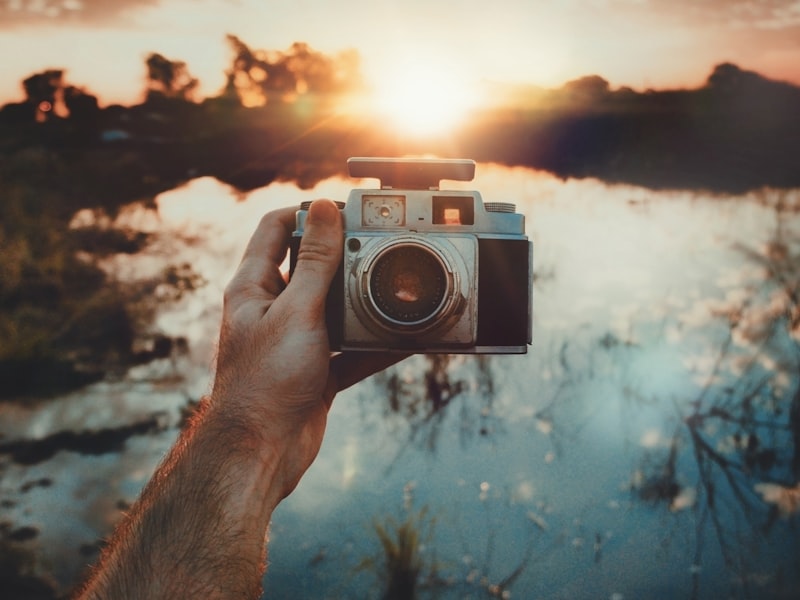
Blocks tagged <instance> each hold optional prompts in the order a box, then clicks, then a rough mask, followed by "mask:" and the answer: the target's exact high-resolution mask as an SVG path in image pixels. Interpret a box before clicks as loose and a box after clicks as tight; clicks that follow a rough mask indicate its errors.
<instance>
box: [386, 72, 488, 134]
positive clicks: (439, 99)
mask: <svg viewBox="0 0 800 600" xmlns="http://www.w3.org/2000/svg"><path fill="white" fill-rule="evenodd" d="M479 96H480V94H479V92H478V89H477V86H474V85H470V83H469V82H468V81H467V80H466V79H465V78H463V77H460V76H459V75H458V73H457V72H456V71H455V70H454V69H452V68H447V67H446V66H445V65H437V64H436V63H434V62H432V61H430V60H425V59H420V60H417V61H413V62H407V63H405V64H403V65H400V66H395V67H394V68H392V69H388V70H386V71H384V72H382V73H381V76H380V77H379V78H378V79H377V80H376V81H375V82H374V95H373V97H372V105H373V106H372V109H373V111H374V112H376V113H377V115H378V116H379V117H380V118H381V119H384V120H386V122H387V124H390V125H392V126H393V127H394V128H395V129H397V130H398V131H399V132H400V133H403V134H410V135H414V136H429V135H440V134H443V133H447V132H449V131H453V130H454V129H455V128H456V127H457V126H458V125H459V124H460V123H462V122H464V121H465V120H466V119H467V118H468V116H469V113H470V112H471V111H472V110H474V109H475V108H476V107H477V106H478V105H479V103H480V97H479Z"/></svg>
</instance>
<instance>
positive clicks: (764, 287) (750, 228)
mask: <svg viewBox="0 0 800 600" xmlns="http://www.w3.org/2000/svg"><path fill="white" fill-rule="evenodd" d="M470 186H474V187H475V188H476V189H480V190H481V192H482V194H483V196H484V199H485V200H487V201H488V200H492V201H513V202H515V203H516V204H517V207H518V209H519V210H521V211H523V212H525V214H526V215H527V232H528V234H529V236H530V237H531V238H532V239H533V241H534V247H535V250H534V262H535V265H536V282H535V292H534V294H535V296H534V309H535V321H534V336H533V337H534V343H533V346H532V347H531V349H530V352H529V354H527V355H525V356H506V357H438V358H436V359H434V358H431V357H422V356H416V357H412V358H410V359H408V360H406V361H404V362H403V363H401V364H400V365H398V366H397V367H395V368H394V369H392V370H390V371H388V372H387V373H384V374H381V375H379V376H376V377H374V378H372V379H371V380H368V381H365V382H363V383H361V384H359V385H358V386H355V387H354V388H352V389H350V390H348V391H346V392H343V393H342V394H340V395H339V396H338V397H337V399H336V401H335V403H334V408H333V410H332V412H331V415H330V419H329V426H328V431H327V434H326V438H325V442H324V444H323V447H322V450H321V452H320V455H319V457H318V459H317V461H316V462H315V463H314V465H313V466H312V468H311V469H310V470H309V472H308V473H307V475H306V477H305V478H304V479H303V481H302V482H301V484H300V486H299V487H298V488H297V490H296V491H295V492H294V493H293V494H292V496H290V498H289V499H287V500H286V501H285V502H284V503H283V504H282V505H281V506H280V507H279V509H278V510H277V511H276V513H275V515H274V519H273V523H272V527H271V531H270V568H269V572H268V574H267V576H266V578H265V589H266V590H267V595H268V596H269V597H270V598H297V597H305V598H342V597H359V598H360V597H376V598H377V597H381V596H382V594H383V590H384V589H385V587H386V585H387V581H388V580H389V576H388V575H387V574H386V572H385V569H384V550H383V546H382V544H381V540H380V537H379V531H382V532H384V535H385V536H387V539H389V540H392V539H396V535H397V532H398V530H400V529H402V527H401V526H402V524H403V523H406V524H407V525H408V527H407V528H406V531H410V530H412V529H413V530H415V531H416V532H417V533H418V535H419V539H420V540H421V542H420V544H419V547H418V558H419V564H420V574H419V578H418V591H419V593H420V595H421V597H437V598H484V597H503V598H505V597H513V598H537V597H540V598H616V599H622V598H640V597H648V598H672V597H700V598H718V597H725V596H729V597H757V598H772V597H775V598H779V597H790V596H791V593H792V591H793V590H794V589H795V588H796V586H797V585H798V584H800V581H798V575H797V573H798V570H797V566H798V561H799V560H800V549H798V539H799V538H798V536H797V531H796V527H797V525H798V521H797V510H798V506H799V505H800V499H798V496H800V491H798V489H800V488H798V487H797V470H793V466H792V460H793V452H794V437H793V436H794V435H795V433H794V431H793V430H792V429H791V427H789V422H790V418H789V414H790V411H791V410H792V399H793V397H794V396H795V394H796V393H797V387H798V379H799V377H798V372H799V369H798V361H800V325H798V323H800V317H797V320H795V321H793V320H792V319H793V318H794V316H793V315H796V314H798V313H797V311H798V308H797V301H796V293H797V292H796V287H794V288H793V287H792V286H793V285H794V286H797V282H798V280H800V275H798V272H797V269H798V267H797V264H798V263H800V261H797V260H796V257H797V255H798V250H799V246H800V217H799V216H798V213H797V210H796V208H797V207H798V205H800V191H797V190H795V191H790V192H779V191H770V190H767V191H764V192H760V193H758V194H753V195H750V196H747V197H737V198H715V197H708V196H705V195H703V194H699V193H685V192H681V193H678V192H653V191H648V190H644V189H641V188H635V187H629V186H607V185H604V184H602V183H600V182H597V181H593V180H584V181H571V180H570V181H561V180H557V179H554V178H552V177H549V176H546V175H543V174H539V173H536V172H533V171H530V170H525V169H507V168H502V167H498V166H493V165H479V167H478V172H477V177H476V180H475V182H473V183H472V184H469V185H460V186H459V187H470ZM350 187H352V182H349V181H344V180H339V179H335V180H329V181H325V182H323V183H321V184H320V185H319V186H318V187H317V188H316V189H315V190H313V191H312V192H303V191H300V190H297V189H295V188H294V187H293V186H291V185H286V184H275V185H272V186H270V187H268V188H266V189H264V190H260V191H257V192H254V193H253V194H251V195H250V197H248V198H247V199H246V201H242V199H239V198H237V197H236V195H235V194H234V193H233V192H232V191H231V190H229V189H227V188H225V187H224V186H222V185H221V184H219V183H217V182H216V181H214V180H210V179H202V180H196V181H193V182H192V183H190V184H189V185H188V186H186V187H185V188H181V189H177V190H173V191H172V192H169V193H166V194H163V195H161V196H160V197H159V198H158V206H159V210H158V214H157V215H156V214H154V213H147V212H145V211H143V210H141V209H133V208H132V209H131V210H129V211H125V212H124V213H123V215H122V216H121V217H120V218H121V219H123V220H126V221H127V222H130V223H132V224H134V225H136V226H137V227H139V228H145V229H147V228H149V229H152V230H153V231H155V232H158V236H157V241H156V243H155V244H154V246H153V247H152V248H150V249H149V250H148V252H147V253H146V254H144V255H139V256H134V257H121V258H116V259H114V260H113V262H110V263H109V264H108V265H107V266H108V268H109V269H113V270H114V272H116V273H118V274H119V275H120V276H121V277H123V278H133V277H138V276H142V275H145V274H146V273H148V272H151V271H154V270H157V269H159V268H161V267H163V265H164V262H165V261H166V260H170V261H172V262H174V263H179V262H183V261H185V262H189V263H190V264H191V265H192V266H193V268H194V269H195V270H196V271H197V272H198V273H200V274H201V275H202V276H203V277H204V278H205V279H206V280H207V282H208V283H207V285H206V286H204V287H203V288H201V289H200V290H199V291H197V292H195V293H193V294H190V295H188V296H187V297H185V298H184V299H182V300H181V301H180V302H179V303H177V304H174V305H170V306H169V307H167V308H165V309H164V310H162V311H161V313H160V314H159V315H158V318H157V321H156V323H155V324H154V325H155V327H157V328H158V329H160V330H161V331H163V332H164V333H166V334H167V335H182V336H185V337H186V338H187V340H188V347H189V353H188V354H186V355H182V356H178V357H173V358H172V359H164V360H161V361H157V362H155V363H153V364H151V365H148V366H145V367H139V368H137V369H134V370H132V371H131V372H130V373H128V374H127V375H126V376H125V377H124V378H122V379H121V380H117V381H108V382H103V383H101V384H98V385H95V386H92V387H90V388H88V389H85V390H82V391H80V392H77V393H74V394H72V395H70V396H68V397H65V398H62V399H59V400H58V401H57V402H49V403H42V404H39V405H37V406H34V407H32V408H20V407H16V406H13V405H6V406H2V407H0V410H2V413H3V417H2V421H0V429H1V432H2V434H3V435H4V436H5V438H6V439H7V440H8V439H19V438H28V437H36V438H41V437H44V436H46V435H48V434H51V433H53V432H57V431H61V430H72V431H85V430H90V429H99V428H111V427H120V426H123V425H126V424H131V423H142V422H147V420H148V419H151V420H152V424H151V426H149V428H148V429H147V431H146V433H132V434H131V435H129V437H127V440H126V442H125V444H124V448H123V449H122V451H121V452H106V453H103V454H98V455H88V454H81V453H80V452H77V451H61V452H58V453H56V454H54V455H53V456H52V457H51V458H49V459H47V460H43V461H42V462H39V463H37V464H32V465H25V464H17V463H14V462H13V461H11V460H9V458H8V457H4V466H3V470H2V471H0V474H1V475H2V480H1V481H0V485H1V486H2V498H3V499H4V500H7V502H6V503H5V504H4V508H3V509H2V510H3V514H4V516H3V520H4V521H8V522H10V523H12V524H13V528H14V529H18V528H20V527H25V526H30V527H35V528H36V529H37V530H38V534H37V535H36V536H35V537H34V538H33V539H32V540H29V541H27V542H25V547H26V548H28V549H30V550H31V551H32V552H33V555H34V556H35V557H36V560H37V565H38V569H39V572H40V573H42V574H49V575H52V576H53V577H54V578H55V579H56V580H57V581H58V582H59V583H60V585H62V586H64V587H68V586H70V585H71V584H72V583H73V582H74V581H75V579H76V578H77V577H78V573H79V571H80V569H81V566H82V565H83V564H85V563H86V562H88V561H90V560H92V558H93V557H94V552H95V551H96V547H95V542H96V540H97V539H98V538H99V537H102V536H104V535H107V533H108V531H109V529H110V528H111V527H112V525H113V523H114V522H115V521H116V520H117V519H118V518H119V516H120V514H121V509H124V508H125V507H126V506H127V505H128V504H129V503H130V502H132V501H133V499H134V498H135V497H136V494H137V493H138V490H139V489H140V487H141V486H142V485H143V484H144V482H145V481H146V480H147V478H148V477H149V475H150V473H151V472H152V469H153V468H154V467H155V465H156V464H157V462H158V460H159V458H160V457H161V456H162V455H163V453H164V452H165V450H166V449H167V448H168V447H169V445H170V444H171V442H172V441H173V440H174V438H175V435H176V427H177V424H178V423H179V422H180V419H181V415H182V412H181V410H182V409H183V408H184V407H185V405H186V403H187V401H189V400H194V399H197V398H199V397H200V396H202V394H203V393H205V392H206V391H207V390H208V386H209V379H208V366H209V365H210V364H211V362H212V360H213V352H214V342H215V338H216V328H217V326H218V321H219V315H220V313H219V311H220V299H221V295H222V289H223V287H224V285H225V283H227V280H228V279H229V277H230V275H231V274H232V272H233V270H234V269H235V266H236V263H237V262H238V257H239V255H240V254H241V251H242V249H243V245H244V243H245V242H246V240H247V239H248V237H249V235H250V233H251V232H252V230H253V228H254V227H255V224H256V222H257V220H258V218H259V217H260V215H261V214H262V213H263V212H265V211H267V210H269V209H271V208H273V207H278V206H284V205H288V204H298V203H299V202H300V200H306V199H310V198H313V197H318V196H324V197H331V198H343V197H345V196H346V193H347V191H348V190H349V188H350ZM789 206H794V207H795V210H789V208H788V207H789ZM76 218H77V220H78V221H80V219H87V218H88V215H78V217H76ZM792 257H794V259H793V258H792ZM792 293H794V294H795V296H792ZM793 310H794V311H795V312H794V313H793V312H792V311H793ZM426 377H427V378H428V380H427V381H428V382H429V381H434V382H435V383H434V384H430V383H427V382H426ZM432 395H435V396H436V398H435V399H436V400H437V402H436V403H434V402H432V398H431V396H432ZM796 402H798V403H800V400H798V401H796ZM434 406H435V407H436V409H434ZM795 409H800V407H795ZM81 547H83V553H82V554H81V553H76V550H78V549H80V548H81Z"/></svg>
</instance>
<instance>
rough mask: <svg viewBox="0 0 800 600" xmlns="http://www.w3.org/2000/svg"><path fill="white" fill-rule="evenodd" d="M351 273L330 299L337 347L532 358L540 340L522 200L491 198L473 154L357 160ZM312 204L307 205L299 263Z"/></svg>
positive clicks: (347, 242)
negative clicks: (362, 185)
mask: <svg viewBox="0 0 800 600" xmlns="http://www.w3.org/2000/svg"><path fill="white" fill-rule="evenodd" d="M348 168H349V172H350V175H351V176H352V177H374V178H378V179H379V180H380V181H381V184H380V187H379V188H376V189H354V190H352V191H351V192H350V195H349V198H348V200H347V203H346V204H343V205H341V206H340V209H341V214H342V222H343V226H344V248H343V259H342V264H341V268H340V269H339V271H338V272H337V274H336V275H335V277H334V280H333V283H332V284H331V288H330V291H329V293H328V297H327V299H326V320H327V326H328V334H329V339H330V344H331V349H332V350H395V351H400V352H412V353H436V352H444V353H471V354H488V353H491V354H522V353H525V352H527V346H528V344H530V343H531V291H532V279H533V277H532V270H533V260H532V259H533V247H532V244H531V242H530V241H528V238H527V237H526V235H525V217H524V215H522V214H520V213H517V212H516V211H515V208H514V205H513V204H508V203H487V204H484V202H483V200H482V198H481V195H480V193H479V192H477V191H463V190H440V189H439V182H440V180H442V179H449V180H457V181H470V180H472V178H473V176H474V173H475V163H474V162H473V161H471V160H463V159H444V160H442V159H395V158H351V159H350V160H348ZM309 204H310V203H304V204H303V205H302V206H301V208H300V210H299V211H298V212H297V226H296V230H295V232H294V235H293V238H292V244H291V270H293V269H294V266H295V263H296V260H297V250H298V248H299V244H300V239H301V238H302V235H303V229H304V225H305V217H306V215H307V209H308V206H309Z"/></svg>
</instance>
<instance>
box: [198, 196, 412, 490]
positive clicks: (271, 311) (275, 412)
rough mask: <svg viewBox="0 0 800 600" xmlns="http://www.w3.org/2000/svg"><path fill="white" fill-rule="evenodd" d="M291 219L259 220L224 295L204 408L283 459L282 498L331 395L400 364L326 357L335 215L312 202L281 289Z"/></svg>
mask: <svg viewBox="0 0 800 600" xmlns="http://www.w3.org/2000/svg"><path fill="white" fill-rule="evenodd" d="M295 212H296V210H295V209H284V210H278V211H275V212H271V213H269V214H267V215H266V216H265V217H264V218H263V219H262V220H261V223H260V224H259V226H258V229H257V230H256V232H255V234H254V235H253V237H252V239H251V240H250V243H249V244H248V246H247V249H246V250H245V253H244V258H243V259H242V262H241V264H240V266H239V269H238V270H237V272H236V274H235V275H234V277H233V280H232V281H231V282H230V284H229V285H228V287H227V289H226V292H225V306H224V311H223V322H222V330H221V333H220V341H219V353H218V358H217V372H216V378H215V383H214V389H213V392H212V405H216V406H217V408H218V409H219V410H220V411H223V412H224V413H225V414H226V418H229V419H232V420H234V421H236V422H238V423H240V424H246V429H247V431H248V432H249V433H250V434H252V435H254V436H255V438H256V439H257V440H259V441H261V442H263V443H267V444H269V445H270V446H271V448H270V449H271V451H273V452H275V451H276V450H277V451H278V453H279V454H280V455H281V456H282V457H283V460H282V464H281V467H282V468H281V470H280V472H281V474H282V481H280V485H279V493H280V497H281V498H282V497H284V496H286V495H288V494H289V493H290V492H291V491H292V490H293V489H294V488H295V486H296V485H297V483H298V481H299V480H300V477H301V476H302V474H303V473H304V472H305V471H306V470H307V469H308V467H309V466H310V465H311V463H312V462H313V460H314V458H315V457H316V455H317V453H318V451H319V448H320V445H321V443H322V436H323V433H324V431H325V424H326V420H327V412H328V410H329V408H330V406H331V403H332V401H333V397H334V396H335V394H336V393H337V392H338V391H340V390H342V389H344V388H346V387H349V386H350V385H352V384H354V383H356V382H358V381H360V380H361V379H363V378H365V377H367V376H369V375H371V374H373V373H375V372H377V371H380V370H381V369H384V368H386V367H388V366H389V365H391V364H394V363H395V362H397V361H398V360H400V359H402V358H404V355H399V354H391V353H373V352H369V353H366V352H365V353H344V354H339V355H336V356H333V357H331V354H330V350H329V345H328V336H327V329H326V325H325V297H326V294H327V292H328V288H329V287H330V284H331V280H332V279H333V276H334V274H335V272H336V269H337V267H338V266H339V264H340V262H341V260H342V243H343V231H342V221H341V215H340V213H339V210H338V209H337V207H336V205H335V204H334V203H333V202H331V201H328V200H321V201H316V202H314V203H312V205H311V208H310V210H309V212H308V216H307V218H306V222H305V229H304V232H303V238H302V241H301V244H300V249H299V252H298V259H297V265H296V267H295V270H294V273H293V275H292V279H291V281H290V282H289V283H288V285H287V283H286V279H285V278H284V276H283V275H282V274H281V272H280V265H281V263H282V262H283V259H284V258H285V256H286V252H287V248H288V243H289V239H290V236H291V233H292V231H293V230H294V227H295ZM276 446H277V448H276ZM283 450H285V452H284V451H283Z"/></svg>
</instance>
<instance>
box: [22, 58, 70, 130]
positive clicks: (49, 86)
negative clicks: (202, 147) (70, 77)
mask: <svg viewBox="0 0 800 600" xmlns="http://www.w3.org/2000/svg"><path fill="white" fill-rule="evenodd" d="M22 87H23V88H24V90H25V102H27V103H29V104H31V105H32V106H35V107H36V113H35V118H36V120H37V121H39V122H44V121H47V120H49V119H50V118H51V117H52V116H53V115H57V116H59V117H65V116H67V114H68V113H67V108H66V106H65V104H64V71H63V70H61V69H48V70H47V71H42V72H41V73H35V74H33V75H31V76H30V77H28V78H27V79H25V80H23V82H22Z"/></svg>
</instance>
